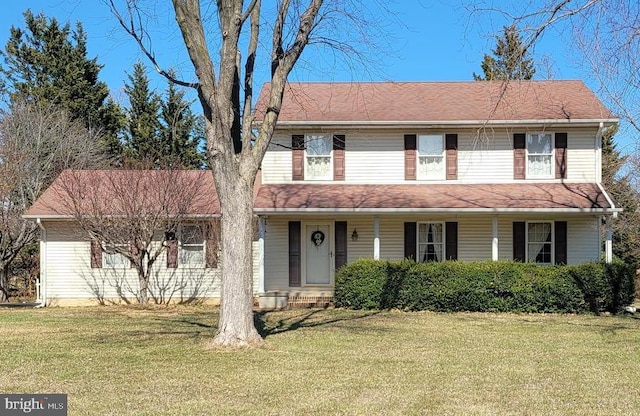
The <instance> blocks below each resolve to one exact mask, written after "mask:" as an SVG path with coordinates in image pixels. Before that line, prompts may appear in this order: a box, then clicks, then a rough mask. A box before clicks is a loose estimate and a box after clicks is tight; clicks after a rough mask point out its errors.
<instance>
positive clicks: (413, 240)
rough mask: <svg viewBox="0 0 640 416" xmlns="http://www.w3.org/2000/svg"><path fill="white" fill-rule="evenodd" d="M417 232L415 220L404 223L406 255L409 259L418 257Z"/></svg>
mask: <svg viewBox="0 0 640 416" xmlns="http://www.w3.org/2000/svg"><path fill="white" fill-rule="evenodd" d="M416 246H417V232H416V223H415V222H405V223H404V257H405V258H407V259H413V260H415V259H417V258H418V256H417V255H416Z"/></svg>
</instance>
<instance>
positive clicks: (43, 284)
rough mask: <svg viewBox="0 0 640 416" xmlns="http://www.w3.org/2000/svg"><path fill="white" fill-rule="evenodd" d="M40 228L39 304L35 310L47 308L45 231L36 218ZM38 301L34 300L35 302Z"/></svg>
mask: <svg viewBox="0 0 640 416" xmlns="http://www.w3.org/2000/svg"><path fill="white" fill-rule="evenodd" d="M36 223H37V224H38V227H40V231H41V233H40V282H39V284H40V299H39V300H40V303H39V304H38V305H36V308H42V307H43V306H47V229H46V228H44V225H42V221H41V220H40V218H36ZM37 300H38V299H36V301H37Z"/></svg>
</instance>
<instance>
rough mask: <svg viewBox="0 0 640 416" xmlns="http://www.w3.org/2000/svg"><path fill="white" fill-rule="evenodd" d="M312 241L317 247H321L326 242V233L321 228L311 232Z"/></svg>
mask: <svg viewBox="0 0 640 416" xmlns="http://www.w3.org/2000/svg"><path fill="white" fill-rule="evenodd" d="M311 241H313V244H315V245H316V247H320V246H321V245H322V243H324V233H323V232H322V231H320V230H318V231H314V232H312V233H311Z"/></svg>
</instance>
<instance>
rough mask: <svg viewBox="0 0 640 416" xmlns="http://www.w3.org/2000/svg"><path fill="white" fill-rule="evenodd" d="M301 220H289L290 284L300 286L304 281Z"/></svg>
mask: <svg viewBox="0 0 640 416" xmlns="http://www.w3.org/2000/svg"><path fill="white" fill-rule="evenodd" d="M300 230H301V227H300V221H289V286H292V287H299V286H301V283H302V270H301V267H302V262H301V255H300V252H301V246H302V241H301V236H300Z"/></svg>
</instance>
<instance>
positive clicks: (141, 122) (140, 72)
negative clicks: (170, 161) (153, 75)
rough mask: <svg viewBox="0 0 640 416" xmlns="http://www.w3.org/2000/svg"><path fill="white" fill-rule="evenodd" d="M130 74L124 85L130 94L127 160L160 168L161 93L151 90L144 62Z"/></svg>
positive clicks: (162, 153)
mask: <svg viewBox="0 0 640 416" xmlns="http://www.w3.org/2000/svg"><path fill="white" fill-rule="evenodd" d="M128 77H129V83H128V84H125V88H124V90H125V93H126V94H127V95H128V96H129V110H128V115H127V134H126V137H125V141H124V159H125V161H127V162H134V161H137V162H144V163H145V164H147V165H149V166H150V167H158V166H160V165H161V163H162V160H163V159H164V149H163V147H164V146H163V142H162V140H161V136H160V134H161V128H162V126H161V124H160V121H159V120H158V117H159V113H160V108H161V104H162V103H161V100H160V96H158V94H156V92H155V90H152V89H150V86H149V78H148V77H147V74H146V67H145V66H144V65H143V64H142V63H140V62H137V63H135V64H134V65H133V74H129V75H128Z"/></svg>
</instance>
